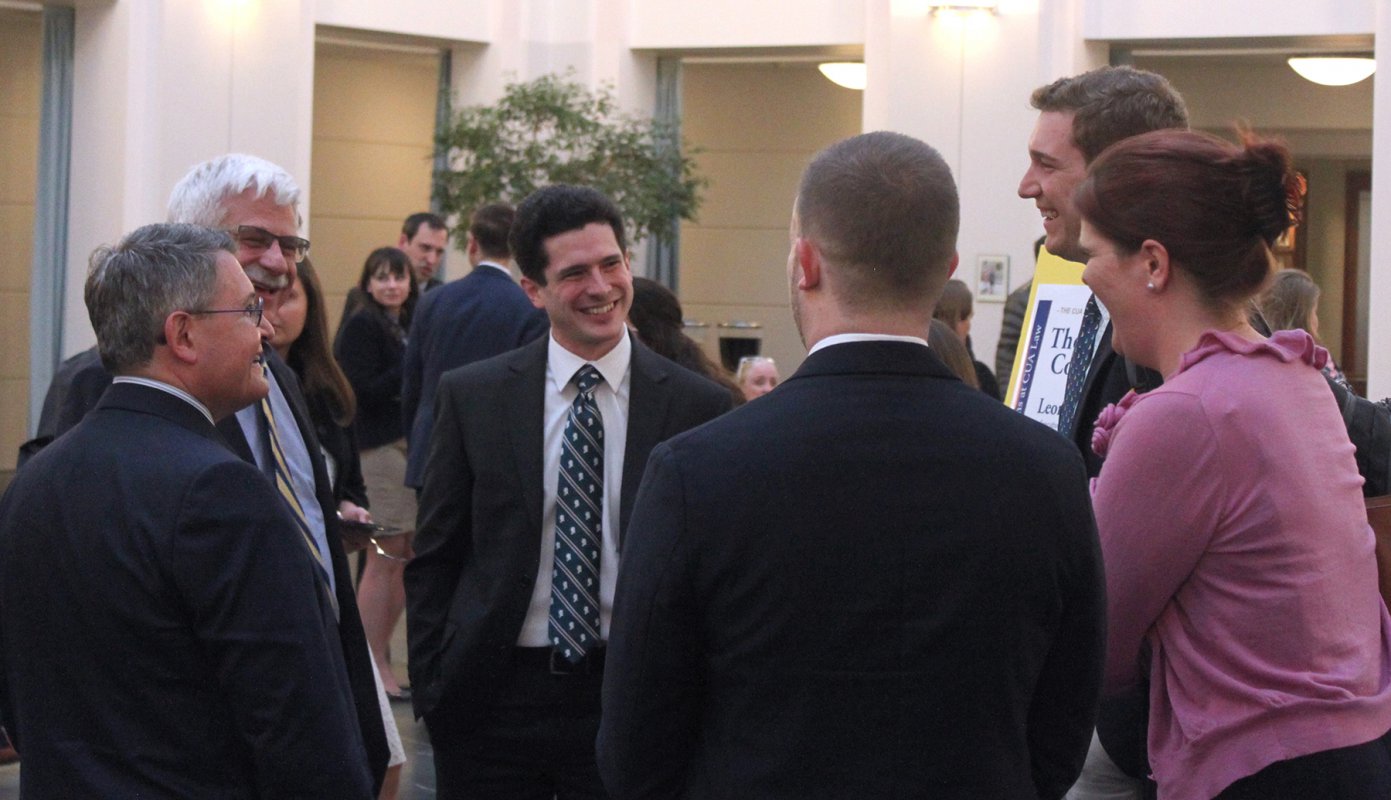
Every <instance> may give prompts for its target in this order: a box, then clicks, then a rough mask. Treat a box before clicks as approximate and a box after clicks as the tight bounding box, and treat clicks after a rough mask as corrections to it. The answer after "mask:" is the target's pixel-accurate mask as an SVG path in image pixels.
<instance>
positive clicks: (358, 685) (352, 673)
mask: <svg viewBox="0 0 1391 800" xmlns="http://www.w3.org/2000/svg"><path fill="white" fill-rule="evenodd" d="M265 355H266V364H267V366H268V367H269V368H270V372H271V375H272V376H273V377H274V378H275V381H276V383H278V384H279V385H280V390H281V392H282V393H283V394H284V395H285V399H286V401H287V402H289V404H290V409H291V410H292V411H293V412H294V418H295V425H296V427H297V428H298V429H299V432H300V436H301V437H303V439H304V444H305V449H306V450H308V451H309V457H310V460H311V461H312V462H313V467H314V489H315V495H316V497H317V499H318V501H319V505H320V506H321V507H322V508H323V514H324V526H325V529H326V530H325V533H326V535H327V538H328V549H329V558H330V560H331V561H332V564H333V580H334V584H335V586H336V588H337V598H338V608H339V620H338V633H339V640H340V641H341V643H342V649H343V659H342V663H343V665H344V667H346V669H347V675H348V682H349V685H350V686H351V687H352V691H353V700H354V706H355V708H356V711H357V719H358V725H359V727H360V729H361V732H362V741H363V744H364V746H365V747H366V750H367V760H368V764H369V766H370V767H371V770H372V776H373V780H374V783H375V785H376V786H377V787H378V788H380V787H381V782H382V779H383V778H384V777H385V775H386V762H387V760H388V759H389V758H390V756H391V754H390V752H389V751H388V749H387V744H386V729H385V728H384V727H383V724H382V712H381V705H380V702H379V701H378V699H377V684H376V678H375V677H374V674H373V668H372V655H371V652H370V651H369V650H368V649H367V636H366V634H365V633H363V630H362V618H361V617H360V616H358V611H357V596H356V594H355V593H354V591H353V579H352V573H351V572H350V571H349V570H348V557H347V555H346V553H345V552H344V550H343V541H342V535H341V533H340V532H339V530H338V503H337V501H336V500H335V499H334V495H333V485H332V484H331V483H330V482H329V479H328V470H327V469H326V468H325V467H324V459H323V456H322V455H321V454H320V453H319V439H318V437H317V436H316V435H315V433H314V421H313V418H312V417H310V415H309V411H308V409H307V408H305V404H304V394H303V393H302V392H301V391H300V388H299V379H298V378H296V377H295V373H294V370H292V369H290V367H289V366H287V365H286V364H285V362H284V361H281V360H280V357H279V356H278V355H276V354H275V351H273V350H271V349H270V348H269V347H267V348H265ZM110 383H111V375H110V373H108V372H107V371H106V369H105V368H104V367H102V365H101V363H100V362H97V363H95V364H93V365H91V366H90V367H88V368H87V369H85V370H83V371H81V372H79V373H78V375H77V376H75V377H74V380H73V385H74V389H73V390H72V391H70V392H69V393H68V397H67V400H66V402H65V407H64V412H63V413H62V414H61V415H60V419H59V424H60V426H62V425H64V424H67V425H75V424H77V422H78V421H80V420H81V419H83V418H84V414H85V413H86V412H85V411H84V410H83V409H80V408H78V407H77V405H76V404H77V402H78V401H79V400H80V399H81V398H82V397H91V398H92V399H93V400H95V396H94V395H93V393H92V391H91V390H90V389H86V390H84V391H82V392H78V391H77V389H76V387H78V386H83V387H96V386H99V385H100V386H104V385H109V384H110ZM217 428H218V430H219V431H220V432H221V434H222V437H223V439H224V441H225V443H226V446H228V447H230V448H231V449H232V451H233V452H234V453H236V454H237V455H238V456H240V457H241V458H242V459H243V460H244V461H247V462H249V463H251V464H255V463H256V458H255V456H254V455H253V454H252V452H251V446H250V445H249V444H248V443H247V441H246V435H245V434H243V433H242V429H241V426H240V425H239V424H237V419H236V417H235V416H228V417H227V418H225V419H223V420H222V421H221V422H219V423H218V425H217ZM65 430H66V428H64V427H60V428H59V430H58V431H57V433H58V435H59V436H61V435H62V434H63V432H64V431H65ZM276 500H277V502H283V501H281V500H280V498H279V497H278V496H277V497H276ZM295 538H298V536H296V537H295Z"/></svg>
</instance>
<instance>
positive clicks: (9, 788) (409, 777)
mask: <svg viewBox="0 0 1391 800" xmlns="http://www.w3.org/2000/svg"><path fill="white" fill-rule="evenodd" d="M391 646H392V653H393V655H394V656H395V657H394V658H393V659H392V662H393V663H392V668H393V670H394V671H395V672H396V674H397V675H398V676H401V678H402V679H403V680H404V679H405V675H406V665H405V653H406V625H405V622H404V620H403V621H402V622H401V624H400V625H397V626H396V633H395V636H393V637H392V641H391ZM391 710H392V712H393V714H394V715H395V717H396V727H397V728H398V729H399V730H400V731H401V743H402V745H404V746H405V749H406V764H405V766H404V767H402V768H401V793H400V800H434V797H435V762H434V751H433V750H431V749H430V740H429V737H428V736H426V734H425V723H423V722H416V721H415V718H414V715H413V714H412V713H411V704H410V703H392V704H391ZM20 769H21V765H20V764H11V765H9V766H4V767H0V800H18V798H19V771H20Z"/></svg>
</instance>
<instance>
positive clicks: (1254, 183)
mask: <svg viewBox="0 0 1391 800" xmlns="http://www.w3.org/2000/svg"><path fill="white" fill-rule="evenodd" d="M1241 138H1242V146H1243V150H1242V153H1241V155H1240V156H1238V158H1239V159H1240V161H1241V162H1242V167H1244V171H1245V172H1246V174H1247V186H1246V191H1245V199H1246V205H1247V208H1248V209H1249V210H1250V213H1251V225H1252V228H1253V229H1254V230H1255V231H1256V232H1257V233H1258V234H1259V235H1260V237H1261V239H1263V240H1264V241H1265V243H1266V244H1267V245H1273V244H1274V243H1275V240H1276V239H1278V238H1280V236H1281V235H1282V234H1283V233H1284V232H1285V231H1286V230H1288V229H1289V228H1290V227H1292V226H1294V225H1298V224H1299V221H1300V219H1301V218H1302V209H1303V207H1304V194H1305V192H1306V190H1307V186H1308V184H1307V182H1306V181H1305V180H1304V176H1303V175H1300V174H1299V173H1298V172H1296V171H1295V169H1294V159H1293V156H1291V154H1290V150H1289V148H1288V147H1286V146H1285V145H1284V144H1282V143H1280V142H1277V141H1273V140H1270V139H1261V138H1259V137H1256V136H1255V135H1254V134H1251V133H1250V132H1242V134H1241Z"/></svg>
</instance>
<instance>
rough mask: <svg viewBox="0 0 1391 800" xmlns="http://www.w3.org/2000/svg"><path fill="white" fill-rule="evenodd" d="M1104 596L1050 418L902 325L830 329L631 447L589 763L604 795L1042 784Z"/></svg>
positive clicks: (951, 793) (947, 790)
mask: <svg viewBox="0 0 1391 800" xmlns="http://www.w3.org/2000/svg"><path fill="white" fill-rule="evenodd" d="M1104 612H1105V598H1104V584H1103V580H1102V565H1101V553H1100V547H1099V545H1098V542H1097V534H1096V525H1095V521H1094V519H1093V517H1092V512H1091V505H1090V502H1089V499H1088V493H1087V482H1086V479H1085V475H1084V473H1083V468H1082V461H1081V459H1080V458H1079V457H1078V455H1077V452H1076V451H1075V450H1074V449H1073V448H1072V446H1071V445H1069V444H1068V442H1067V441H1066V440H1065V439H1064V438H1063V437H1061V436H1059V435H1058V434H1057V433H1055V432H1053V431H1051V430H1048V429H1047V428H1045V427H1044V426H1042V425H1040V424H1038V423H1036V422H1034V421H1032V420H1029V419H1027V418H1025V417H1024V416H1022V415H1020V414H1017V413H1015V412H1013V411H1011V410H1010V409H1008V408H1006V407H1005V406H1003V405H1001V404H1000V403H999V402H998V401H992V400H991V399H990V398H988V397H986V396H985V395H984V394H983V393H981V392H979V391H976V390H975V389H972V388H970V387H968V386H966V385H965V384H963V383H961V382H960V381H959V380H957V379H956V378H955V377H954V376H953V375H952V374H951V372H950V371H949V370H948V369H947V367H946V366H945V365H943V364H942V362H941V361H940V360H939V359H938V358H937V357H936V355H934V354H933V353H932V352H931V351H930V350H928V349H927V348H925V347H923V346H921V345H918V344H912V343H902V342H866V343H844V344H837V345H832V346H830V347H827V348H826V349H824V350H820V351H817V352H816V353H814V354H812V355H811V356H809V357H808V358H807V360H806V361H805V362H804V363H803V364H802V366H801V368H800V369H798V370H797V372H796V373H795V374H794V375H793V376H792V377H791V378H790V379H788V380H787V381H786V382H785V383H783V384H782V385H780V386H778V387H777V388H776V389H774V390H773V391H772V392H771V393H770V394H768V395H765V396H764V397H761V398H759V399H757V400H754V401H753V402H751V403H747V404H745V405H744V406H741V407H740V408H738V409H736V410H735V411H733V412H732V413H730V414H728V415H726V416H725V417H723V418H721V419H719V420H716V421H715V422H712V423H711V424H709V425H705V426H703V427H701V428H698V429H696V430H694V431H691V432H689V433H686V434H683V435H681V436H677V437H675V438H673V439H672V440H671V441H669V442H667V443H665V444H662V445H659V446H658V447H657V448H656V449H655V450H654V451H653V452H652V456H651V459H650V460H649V462H648V468H647V474H646V475H645V476H644V477H643V480H642V489H641V491H640V492H639V496H638V499H637V505H636V507H635V508H634V509H633V515H632V521H631V523H630V525H629V531H628V539H627V548H626V549H625V551H624V559H623V569H622V571H621V572H620V573H619V578H618V590H617V596H616V598H615V601H614V615H613V626H612V631H611V641H610V643H609V653H608V662H607V665H606V668H605V674H604V693H603V708H604V713H603V717H602V721H601V728H600V734H599V743H598V750H599V768H600V772H601V774H602V775H603V778H604V783H605V786H606V787H607V788H608V790H609V792H610V793H611V794H612V796H613V797H614V798H618V799H619V800H622V799H624V798H634V797H693V798H736V797H759V798H842V797H856V798H905V797H924V798H960V799H961V800H968V799H969V800H979V798H987V797H988V798H994V799H995V800H1003V799H1004V798H1017V799H1018V800H1025V798H1027V800H1036V798H1057V797H1061V796H1062V794H1063V793H1064V792H1065V791H1066V790H1067V788H1068V787H1069V786H1070V785H1071V784H1072V782H1073V780H1074V779H1075V778H1076V776H1077V774H1078V773H1079V772H1080V770H1081V767H1082V762H1083V759H1084V756H1085V754H1086V752H1087V746H1088V743H1089V741H1090V738H1091V732H1092V724H1093V720H1094V717H1095V711H1096V703H1097V697H1098V695H1099V692H1100V687H1101V670H1102V657H1103V650H1104V637H1105V630H1106V629H1105V618H1104Z"/></svg>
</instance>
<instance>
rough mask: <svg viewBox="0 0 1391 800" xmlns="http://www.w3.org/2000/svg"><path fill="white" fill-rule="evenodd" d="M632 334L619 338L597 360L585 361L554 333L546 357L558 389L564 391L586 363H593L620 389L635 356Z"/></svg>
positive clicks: (615, 389)
mask: <svg viewBox="0 0 1391 800" xmlns="http://www.w3.org/2000/svg"><path fill="white" fill-rule="evenodd" d="M631 335H632V334H631V333H629V334H627V335H625V336H624V337H623V338H622V339H619V340H618V344H616V345H614V346H613V349H612V350H610V351H608V352H607V353H605V354H604V355H603V356H601V357H599V359H598V360H596V361H585V360H584V359H583V358H580V357H579V356H577V355H575V354H574V353H572V352H570V351H569V350H566V349H565V348H564V347H563V346H561V344H560V342H557V341H556V340H555V334H554V333H552V334H551V337H550V342H549V343H548V347H547V352H546V359H547V363H548V364H549V365H550V372H551V380H552V381H553V382H554V383H555V390H556V391H558V392H559V391H563V390H564V389H565V387H566V386H568V385H570V380H571V379H572V378H574V377H575V373H576V372H579V370H580V367H583V366H584V365H585V364H593V365H594V367H595V369H597V370H599V374H600V375H603V376H604V382H605V383H607V384H608V385H609V388H610V389H613V390H614V391H615V392H616V391H618V387H619V385H620V384H621V383H622V382H623V377H624V376H625V375H627V374H628V364H629V362H630V361H632V358H633V343H632V341H631V340H630V339H629V337H630V336H631Z"/></svg>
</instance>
